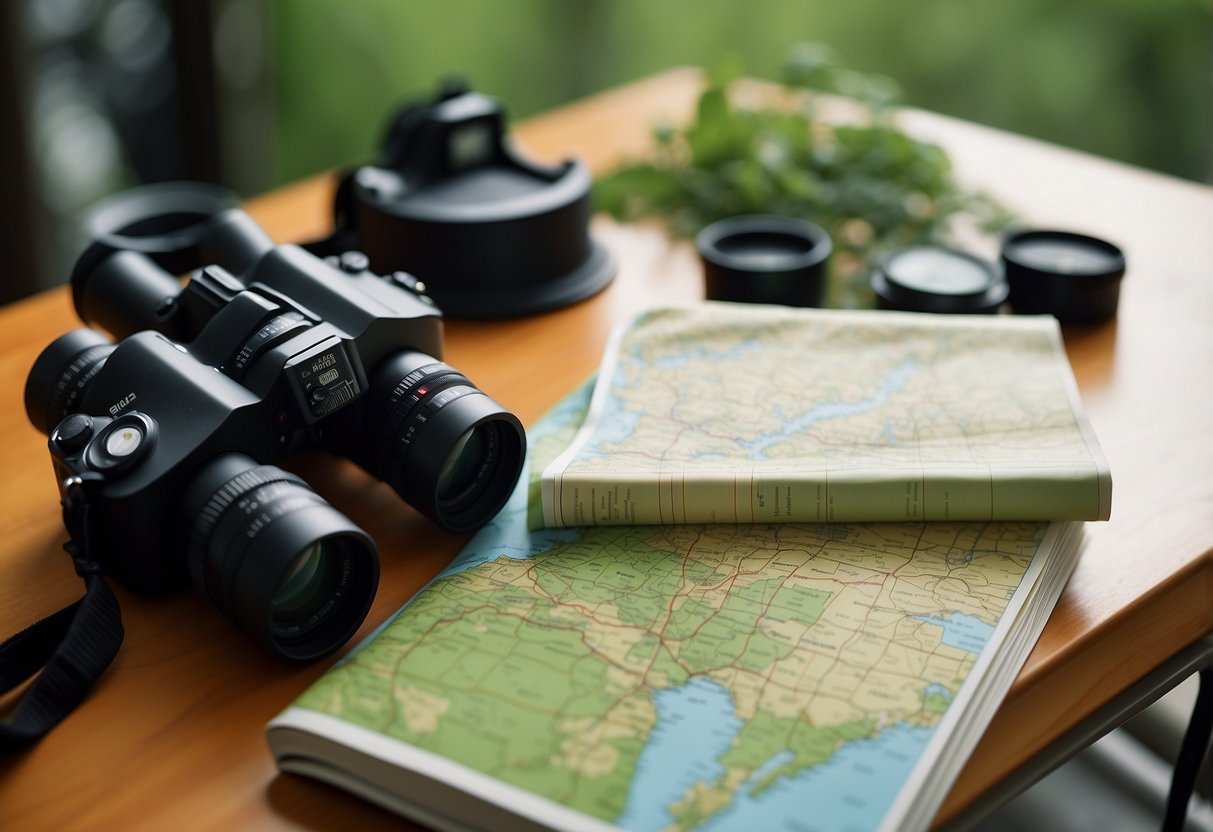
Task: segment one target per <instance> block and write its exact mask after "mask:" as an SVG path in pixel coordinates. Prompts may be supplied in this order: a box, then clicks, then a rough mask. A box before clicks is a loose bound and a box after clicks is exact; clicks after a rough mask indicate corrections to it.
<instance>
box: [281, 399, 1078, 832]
mask: <svg viewBox="0 0 1213 832" xmlns="http://www.w3.org/2000/svg"><path fill="white" fill-rule="evenodd" d="M588 399H589V389H588V387H587V388H585V389H583V390H582V391H580V392H579V393H577V394H575V395H573V396H571V397H570V398H569V399H568V400H566V401H565V402H564V403H563V404H562V405H560V406H559V407H558V408H557V409H556V410H555V411H554V412H553V413H551V414H549V415H548V416H547V417H546V418H545V419H544V420H542V421H541V422H540V424H539V425H537V426H536V427H535V428H533V429H532V430H531V431H530V440H531V459H530V464H531V466H532V470H534V471H536V472H538V471H540V470H542V469H543V466H544V465H545V464H546V463H547V461H549V460H550V459H552V458H553V457H554V456H555V455H556V453H558V452H559V451H560V450H561V449H563V448H564V447H566V446H567V445H568V443H569V441H570V439H571V438H572V436H573V434H574V432H575V431H576V429H577V426H578V425H579V424H580V422H581V420H582V419H583V418H584V416H585V411H586V407H587V403H588ZM535 477H536V482H535V485H536V486H537V485H538V482H537V478H538V475H537V473H536V474H535ZM526 512H527V488H526V485H525V483H520V485H519V488H518V490H517V491H516V492H515V494H514V497H513V499H512V501H511V502H510V504H509V505H508V506H507V507H506V509H505V510H504V511H503V512H502V514H501V515H500V516H499V517H498V518H497V519H496V520H495V521H494V522H493V524H491V525H490V526H488V527H486V528H485V529H483V530H481V531H480V532H479V533H478V534H477V535H476V536H475V537H474V538H473V539H472V540H471V542H470V543H469V544H468V546H467V547H466V548H465V549H464V550H463V552H462V553H461V554H460V555H459V556H458V557H457V558H456V559H455V561H453V562H452V564H451V566H450V567H449V568H448V569H446V570H445V571H444V572H443V573H442V574H440V575H439V576H438V577H437V578H435V579H434V581H432V582H431V583H430V584H429V585H428V586H427V587H426V588H425V589H423V590H422V591H421V592H420V593H418V594H417V595H416V596H415V597H414V598H413V599H412V600H411V601H410V602H409V603H408V604H407V605H405V607H404V608H403V609H401V610H400V611H399V612H398V613H397V614H396V615H395V616H394V617H393V618H391V619H390V620H389V621H387V622H386V623H385V624H384V625H383V626H382V627H380V628H379V629H378V630H377V631H376V632H375V633H374V634H372V635H371V636H370V637H369V638H368V639H367V640H366V641H364V642H363V643H362V644H361V645H360V646H359V647H357V648H356V649H355V651H354V652H352V653H351V654H350V655H349V656H347V657H346V658H345V659H344V660H343V661H342V662H341V663H339V664H338V665H337V666H336V667H334V668H333V669H332V670H330V671H329V672H328V673H327V674H325V675H324V676H323V677H321V679H319V680H318V681H317V682H316V683H315V684H314V685H313V686H312V687H311V688H310V689H308V690H307V691H306V692H305V693H304V694H303V695H302V696H301V697H300V698H299V699H298V700H297V701H296V702H295V703H294V704H293V705H292V706H291V707H290V708H288V709H287V710H286V711H285V712H284V713H282V714H281V715H280V716H279V717H277V718H276V719H274V720H273V721H272V722H271V723H270V725H269V728H268V739H269V744H270V748H271V750H272V751H273V754H274V756H275V758H276V760H277V762H278V765H279V766H280V767H281V768H282V769H283V770H284V771H288V772H294V773H298V774H302V775H306V776H310V777H315V778H317V779H320V780H324V781H326V782H329V783H333V784H335V785H337V786H339V787H341V788H344V789H348V790H349V791H351V792H354V793H356V794H359V795H361V796H363V797H365V798H367V799H369V800H371V801H374V802H375V803H378V804H381V805H383V806H385V807H387V808H389V809H391V810H393V811H396V812H398V813H400V814H402V815H405V816H408V817H410V818H413V819H416V820H418V821H420V822H422V823H425V824H428V825H430V826H432V827H434V828H437V829H451V830H465V829H480V830H494V831H495V830H523V829H525V830H530V829H546V828H552V829H567V830H607V829H624V830H636V831H637V832H640V831H641V830H644V831H646V832H647V831H648V830H654V832H655V830H670V829H675V830H708V831H709V832H710V831H711V830H717V831H718V830H735V829H741V830H747V831H749V830H756V829H762V830H768V829H769V830H779V829H801V830H803V829H812V830H818V832H829V831H830V830H856V829H877V828H883V829H889V830H892V829H897V830H902V829H908V830H914V829H925V828H926V827H927V825H928V824H929V823H930V820H931V818H932V817H933V816H934V814H935V812H936V811H937V809H938V807H939V805H940V803H941V802H942V800H943V798H944V796H945V795H946V792H947V790H948V788H949V787H950V785H951V784H952V782H953V781H954V779H955V777H956V775H957V773H958V772H959V770H960V768H961V766H962V765H963V763H964V761H965V759H966V758H967V756H968V754H969V753H970V751H971V750H972V748H973V747H974V745H975V744H976V742H977V740H978V738H979V736H980V735H981V733H982V731H983V730H984V728H985V726H986V725H987V724H988V722H989V720H990V718H991V717H992V715H993V713H994V711H995V709H996V708H997V707H998V704H999V702H1000V701H1001V700H1002V698H1003V696H1004V695H1005V693H1006V691H1007V689H1008V688H1009V686H1010V684H1011V682H1012V681H1013V679H1014V678H1015V676H1016V674H1017V673H1018V671H1019V669H1020V667H1021V666H1022V664H1023V662H1024V660H1025V659H1026V657H1027V655H1028V652H1029V650H1030V649H1031V647H1032V645H1033V643H1034V642H1035V641H1036V638H1037V636H1038V635H1039V633H1040V631H1041V629H1042V628H1043V626H1044V623H1045V621H1046V619H1047V618H1048V615H1049V612H1050V611H1051V610H1052V608H1053V606H1054V603H1055V602H1056V600H1057V598H1058V595H1059V594H1060V592H1061V589H1062V587H1063V586H1064V584H1065V581H1066V579H1067V577H1068V576H1069V574H1070V572H1071V571H1072V569H1073V567H1074V564H1075V562H1076V559H1077V557H1078V551H1079V542H1080V539H1081V528H1082V526H1081V524H1079V523H1051V524H1050V523H1041V522H1011V521H997V522H990V521H980V522H950V523H922V522H917V523H883V524H846V525H841V524H839V525H816V524H796V523H792V524H780V525H776V524H769V523H762V524H751V525H682V526H664V527H658V526H632V527H627V526H610V527H600V528H585V529H544V530H538V531H532V530H530V529H529V528H528V523H527V520H526Z"/></svg>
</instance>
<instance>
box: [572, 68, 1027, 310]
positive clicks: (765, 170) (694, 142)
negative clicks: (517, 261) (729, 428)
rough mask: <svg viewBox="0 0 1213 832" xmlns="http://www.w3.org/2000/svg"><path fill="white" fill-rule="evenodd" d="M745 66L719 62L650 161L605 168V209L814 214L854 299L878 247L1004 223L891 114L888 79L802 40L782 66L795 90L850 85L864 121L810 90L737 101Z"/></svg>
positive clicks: (660, 134) (683, 216) (638, 213)
mask: <svg viewBox="0 0 1213 832" xmlns="http://www.w3.org/2000/svg"><path fill="white" fill-rule="evenodd" d="M743 73H744V69H743V67H742V65H741V62H740V60H739V59H738V58H736V57H735V56H731V57H729V58H728V59H726V60H725V61H722V62H721V64H720V65H718V66H717V67H715V68H714V69H712V70H711V71H710V72H709V73H708V86H707V88H706V89H705V90H704V91H703V93H702V94H701V95H700V97H699V101H698V103H697V106H696V110H695V119H694V121H693V122H692V123H691V124H690V125H688V126H687V127H685V128H683V129H681V130H679V129H677V128H673V127H671V126H669V125H662V126H660V127H658V128H656V129H655V130H654V138H655V141H656V148H655V153H654V156H653V159H652V161H647V162H641V163H637V164H632V165H627V166H625V167H621V168H619V169H617V170H615V171H613V172H611V173H608V174H607V175H605V176H603V177H601V178H600V179H599V180H598V182H597V183H596V185H595V200H596V204H597V207H598V208H599V209H600V210H603V211H607V212H608V213H610V214H612V215H614V216H615V217H617V218H619V219H622V220H631V219H638V218H640V217H645V216H659V217H663V218H665V219H666V220H668V222H669V223H670V228H671V230H672V231H673V232H674V233H676V234H680V235H691V234H694V233H695V232H696V231H698V230H699V229H700V228H702V227H703V226H704V225H707V224H708V223H710V222H713V221H715V220H717V219H721V218H723V217H728V216H735V215H738V214H752V213H774V214H786V215H789V216H795V217H802V218H805V219H808V220H811V221H813V222H815V223H817V224H818V225H821V226H823V227H824V228H826V229H827V230H828V231H829V232H830V234H831V236H832V237H833V238H834V242H835V247H836V250H837V251H839V252H842V253H843V254H844V257H843V259H842V262H843V264H844V265H843V267H841V268H840V267H839V266H838V262H837V261H836V264H835V269H834V271H835V278H836V282H837V283H839V284H841V285H840V286H838V287H836V291H835V292H833V293H832V299H833V301H834V302H836V303H838V304H839V305H845V306H856V305H869V304H870V303H871V297H870V293H868V291H867V288H866V284H867V263H868V261H870V260H871V258H872V257H874V256H875V255H876V254H877V253H879V252H881V251H883V250H885V249H889V248H894V247H899V246H903V245H909V244H913V243H921V242H938V241H940V240H941V239H942V238H943V237H944V235H945V232H946V227H947V225H948V223H949V221H950V220H951V219H952V218H953V217H954V216H955V215H956V214H958V213H962V212H970V213H972V214H973V215H974V217H975V218H977V219H978V220H979V222H981V223H983V224H986V225H991V224H993V225H997V224H998V223H1000V222H1005V219H1006V216H1007V215H1006V213H1005V212H1003V211H1001V210H1000V209H998V208H997V206H994V205H993V204H992V203H991V202H990V201H989V200H988V199H986V198H984V197H982V196H980V195H976V194H970V193H967V192H964V191H962V190H961V189H960V188H959V187H958V186H957V185H956V183H955V182H954V180H953V178H952V173H951V166H950V164H949V162H948V157H947V154H946V153H945V152H944V151H943V149H942V148H940V147H938V146H937V145H933V144H929V143H926V142H921V141H918V140H916V139H914V138H912V137H910V136H907V135H906V134H905V133H903V132H901V131H900V130H898V129H897V128H896V127H895V126H894V125H893V124H892V122H891V120H890V116H891V108H892V107H893V106H894V105H895V104H896V102H897V101H898V99H899V96H900V93H899V91H898V89H897V85H896V84H895V83H894V82H892V81H891V80H889V79H887V78H883V77H878V76H866V75H863V74H861V73H858V72H855V71H853V70H850V69H846V68H844V67H841V66H839V65H838V64H837V63H836V62H835V60H834V57H833V54H832V53H831V51H830V50H829V49H828V47H825V46H822V45H820V44H800V45H798V46H796V47H794V48H793V49H792V51H791V54H790V56H789V59H788V62H787V66H786V68H785V72H784V79H785V82H784V83H785V86H786V87H787V88H788V89H789V90H790V91H800V92H803V91H806V90H812V91H824V92H830V93H835V94H843V95H846V96H848V97H850V98H852V99H854V100H855V101H856V102H857V104H858V105H859V109H860V118H859V119H858V120H857V121H856V122H854V123H848V124H829V123H825V122H823V121H821V120H820V119H818V118H817V117H816V115H815V113H814V111H813V99H812V96H811V94H810V95H808V96H806V97H805V98H804V101H803V105H802V106H801V107H799V108H790V107H785V108H779V107H773V108H769V109H747V108H743V107H738V106H735V105H734V103H733V100H732V97H731V95H730V92H731V87H732V86H733V84H734V83H735V82H736V81H738V80H739V79H740V78H741V77H742V75H743ZM845 255H853V256H851V257H846V256H845Z"/></svg>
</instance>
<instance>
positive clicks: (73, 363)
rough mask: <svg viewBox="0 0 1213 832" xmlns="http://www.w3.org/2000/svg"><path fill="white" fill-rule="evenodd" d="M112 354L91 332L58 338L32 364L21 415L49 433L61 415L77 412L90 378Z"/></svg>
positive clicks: (110, 346) (100, 337) (104, 340)
mask: <svg viewBox="0 0 1213 832" xmlns="http://www.w3.org/2000/svg"><path fill="white" fill-rule="evenodd" d="M113 351H114V345H113V344H111V343H110V341H109V339H108V338H106V337H105V336H104V335H102V334H101V333H100V332H97V331H96V330H94V329H73V330H72V331H71V332H69V333H67V334H66V335H61V336H59V337H58V338H56V339H55V340H54V341H51V343H50V345H49V346H48V347H47V348H46V349H44V350H43V351H42V353H41V354H40V355H39V356H38V358H37V359H36V360H35V361H34V366H33V367H32V368H31V369H30V371H29V378H27V379H26V381H25V414H26V416H28V417H29V420H30V422H31V423H32V424H33V426H34V427H36V428H37V429H38V430H40V431H41V432H42V433H45V434H49V433H50V432H51V429H52V428H54V427H55V425H57V424H59V423H60V422H61V421H63V418H64V417H65V416H68V415H70V414H71V413H74V412H76V410H78V409H79V403H80V400H81V399H82V398H83V397H84V393H85V391H87V390H88V386H89V384H90V383H91V382H92V380H93V377H94V376H96V375H97V372H98V371H99V370H100V369H101V367H102V366H103V365H104V364H105V359H107V358H109V355H110V353H112V352H113Z"/></svg>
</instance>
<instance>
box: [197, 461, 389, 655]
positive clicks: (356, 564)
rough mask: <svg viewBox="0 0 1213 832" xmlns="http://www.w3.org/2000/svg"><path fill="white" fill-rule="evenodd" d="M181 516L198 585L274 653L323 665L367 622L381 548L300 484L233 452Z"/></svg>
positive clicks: (201, 481) (205, 477)
mask: <svg viewBox="0 0 1213 832" xmlns="http://www.w3.org/2000/svg"><path fill="white" fill-rule="evenodd" d="M182 508H183V510H184V512H185V517H186V518H187V521H188V522H189V523H190V524H191V533H190V538H189V545H188V550H187V559H188V565H189V572H190V578H191V580H192V581H193V583H194V585H195V586H197V587H198V588H199V589H201V590H202V591H203V593H205V594H206V596H207V597H208V598H209V599H210V601H211V602H212V603H213V604H214V605H215V606H216V607H218V608H219V610H220V611H221V612H223V613H224V614H225V615H227V616H229V617H230V618H232V619H234V620H235V621H236V623H238V624H239V625H240V627H241V628H242V629H244V630H245V631H247V632H248V633H250V634H251V635H252V636H253V637H254V638H255V639H257V641H259V642H260V643H261V644H263V645H264V646H266V647H267V648H268V649H269V650H271V651H272V652H274V653H276V654H278V655H280V656H283V657H285V658H288V659H294V660H296V661H310V660H312V659H317V658H320V657H321V656H324V655H327V654H328V653H331V652H332V651H334V650H336V649H337V648H338V647H340V646H341V645H343V644H345V642H346V641H348V640H349V638H350V637H351V636H352V635H353V634H354V633H355V632H356V631H357V630H358V627H359V626H360V625H361V624H362V621H363V619H365V618H366V614H367V612H368V611H369V610H370V608H371V602H372V600H373V599H374V597H375V589H376V588H377V586H378V584H379V557H378V553H377V552H376V550H375V544H374V543H373V542H371V539H370V537H368V536H367V534H366V532H364V531H362V529H360V528H358V527H357V526H355V525H354V524H353V523H352V522H351V521H350V520H349V519H348V518H347V517H346V516H345V515H343V514H341V513H340V512H338V511H337V510H336V509H334V508H333V507H332V506H330V505H329V504H328V503H326V502H325V501H324V499H323V498H321V497H320V496H319V495H318V494H316V493H315V492H314V491H312V490H311V489H310V488H309V487H308V486H307V483H305V482H304V481H303V480H301V479H300V478H299V477H296V476H295V475H293V474H289V473H287V472H286V471H283V470H281V469H280V468H276V467H274V466H272V465H257V463H256V462H255V461H254V460H252V459H250V458H249V457H247V456H244V455H242V454H235V453H231V454H224V455H223V456H220V457H217V458H216V459H214V460H211V461H210V462H209V463H207V464H206V465H205V466H203V468H202V469H201V470H200V471H199V472H198V473H197V474H196V475H195V476H194V479H193V480H192V482H191V483H190V485H189V487H188V488H187V489H186V492H185V498H184V501H183V503H182Z"/></svg>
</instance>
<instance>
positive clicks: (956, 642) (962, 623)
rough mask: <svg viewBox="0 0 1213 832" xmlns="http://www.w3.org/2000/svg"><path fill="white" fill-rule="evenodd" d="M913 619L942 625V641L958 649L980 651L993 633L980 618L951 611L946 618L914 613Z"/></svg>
mask: <svg viewBox="0 0 1213 832" xmlns="http://www.w3.org/2000/svg"><path fill="white" fill-rule="evenodd" d="M914 620H915V621H926V622H927V623H928V624H935V625H938V626H940V627H943V643H944V644H946V645H948V646H949V647H955V648H956V649H958V650H967V651H969V652H970V653H980V652H981V651H982V649H983V648H984V647H985V646H986V643H987V642H988V641H989V640H990V636H992V635H994V628H993V627H991V626H990V625H989V624H987V623H986V622H984V621H982V620H981V619H980V618H975V617H974V616H971V615H966V614H964V613H961V612H953V613H952V614H951V615H949V616H948V617H947V618H939V617H938V616H934V615H916V616H914Z"/></svg>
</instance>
